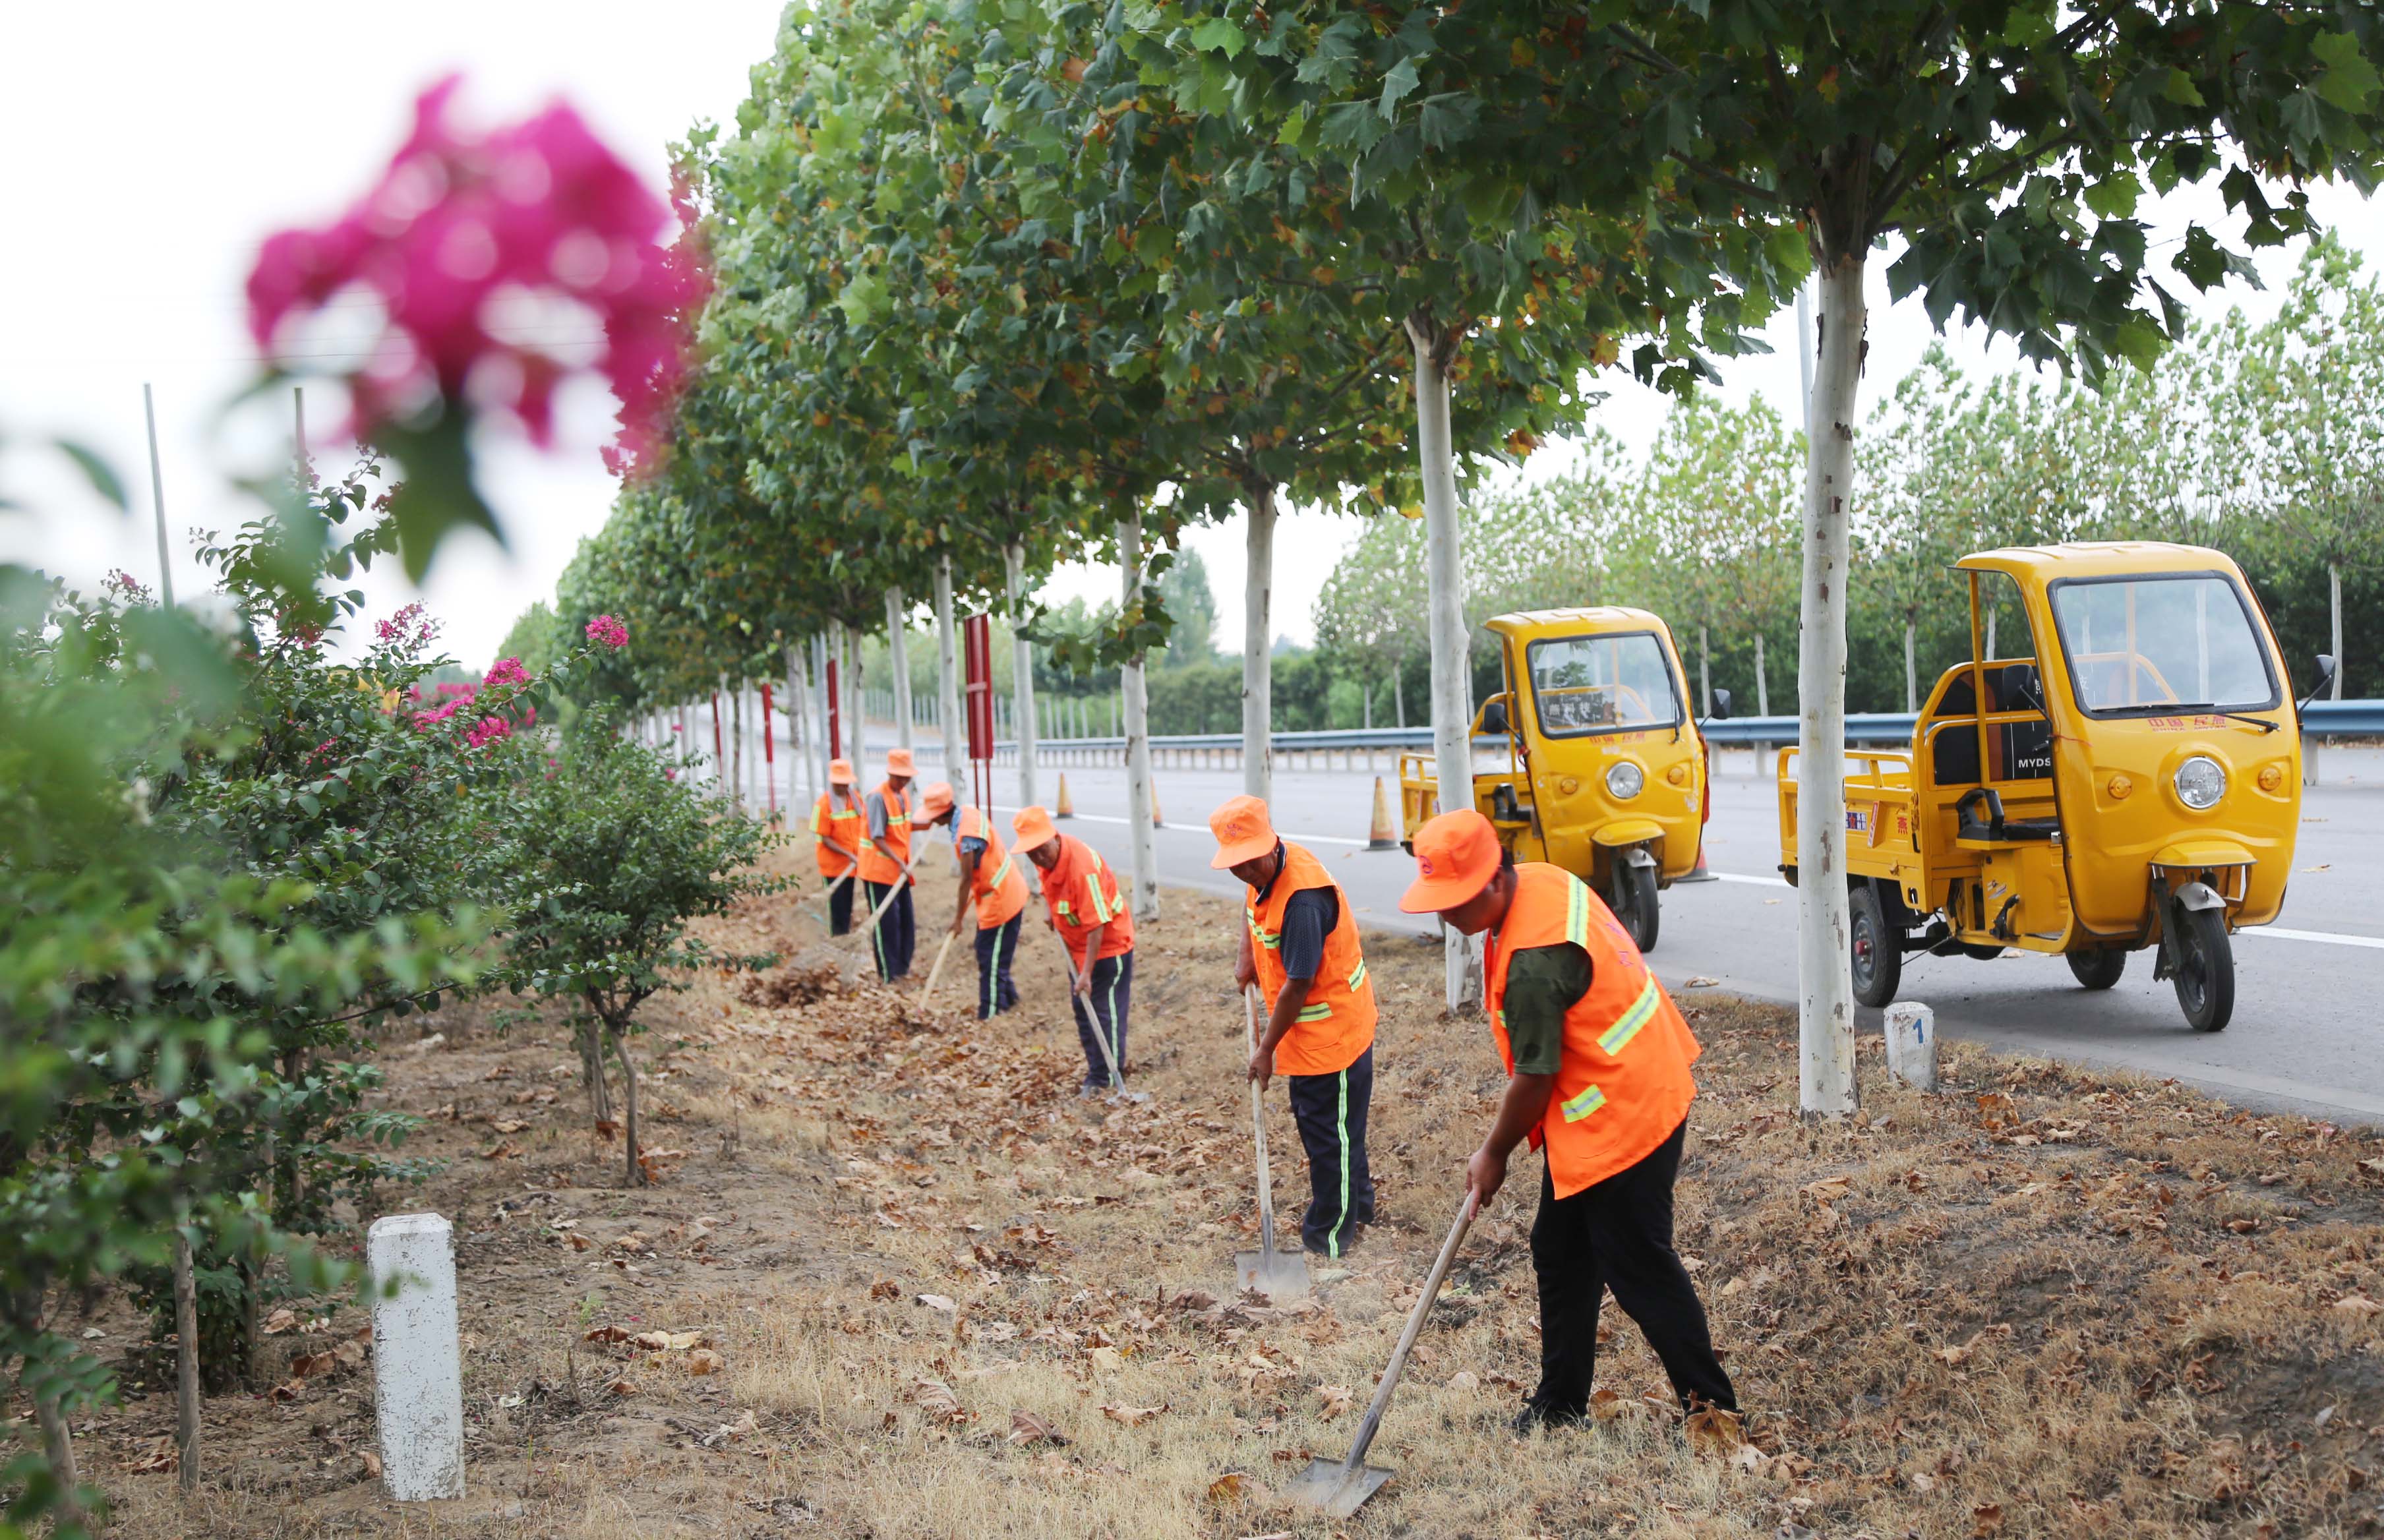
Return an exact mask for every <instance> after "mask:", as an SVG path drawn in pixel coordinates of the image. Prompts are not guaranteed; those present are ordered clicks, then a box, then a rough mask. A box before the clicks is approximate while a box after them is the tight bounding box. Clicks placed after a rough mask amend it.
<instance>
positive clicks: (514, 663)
mask: <svg viewBox="0 0 2384 1540" xmlns="http://www.w3.org/2000/svg"><path fill="white" fill-rule="evenodd" d="M480 683H481V685H482V686H483V687H484V688H486V689H501V688H502V687H503V686H505V685H526V684H528V683H529V670H528V669H527V668H524V667H523V666H522V661H521V659H519V658H499V659H498V660H497V661H496V662H495V663H493V664H490V665H489V672H488V673H487V674H486V675H485V676H483V677H482V678H481V680H480Z"/></svg>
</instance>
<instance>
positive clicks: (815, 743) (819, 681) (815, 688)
mask: <svg viewBox="0 0 2384 1540" xmlns="http://www.w3.org/2000/svg"><path fill="white" fill-rule="evenodd" d="M811 685H812V688H811V708H812V710H813V711H815V712H817V713H819V731H818V732H817V733H816V734H815V735H813V739H812V757H813V758H814V759H816V760H817V761H818V762H819V789H820V790H821V791H826V789H828V774H829V769H828V767H829V764H831V762H833V761H834V760H835V758H836V751H835V749H834V748H833V747H832V746H831V745H830V744H829V743H828V740H827V702H828V695H827V633H826V631H822V632H821V633H819V635H817V636H815V637H813V638H812V679H811ZM813 795H814V796H817V795H818V793H817V792H814V793H813Z"/></svg>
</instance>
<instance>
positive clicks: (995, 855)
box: [954, 807, 1026, 930]
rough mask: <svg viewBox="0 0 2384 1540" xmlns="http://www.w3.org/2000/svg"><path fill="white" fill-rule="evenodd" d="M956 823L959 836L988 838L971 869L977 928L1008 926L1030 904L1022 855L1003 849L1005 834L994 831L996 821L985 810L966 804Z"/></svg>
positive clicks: (963, 837) (964, 837)
mask: <svg viewBox="0 0 2384 1540" xmlns="http://www.w3.org/2000/svg"><path fill="white" fill-rule="evenodd" d="M956 825H957V833H956V834H955V835H954V838H956V839H982V840H984V841H985V851H984V852H983V853H982V854H980V855H979V856H978V857H977V858H976V865H975V866H974V867H972V868H971V869H970V871H969V896H970V897H971V898H974V899H975V900H976V928H977V929H979V930H991V929H993V928H994V926H996V925H1008V924H1009V923H1010V917H1011V916H1012V915H1013V914H1015V913H1018V912H1019V911H1020V910H1022V909H1024V908H1025V907H1026V874H1025V873H1024V872H1022V871H1020V870H1019V869H1018V858H1017V857H1016V856H1015V855H1012V854H1011V853H1010V852H1009V851H1004V850H1003V849H1002V848H1001V837H1000V835H998V834H996V833H994V832H993V821H992V820H991V819H989V818H987V816H986V815H985V814H984V813H980V812H978V811H977V810H976V809H975V808H973V807H964V808H962V809H961V815H960V817H959V819H958V820H956Z"/></svg>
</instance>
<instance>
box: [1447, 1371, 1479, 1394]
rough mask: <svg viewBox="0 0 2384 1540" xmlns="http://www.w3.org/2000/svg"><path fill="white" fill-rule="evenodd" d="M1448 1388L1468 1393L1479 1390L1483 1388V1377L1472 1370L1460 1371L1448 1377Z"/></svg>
mask: <svg viewBox="0 0 2384 1540" xmlns="http://www.w3.org/2000/svg"><path fill="white" fill-rule="evenodd" d="M1448 1388H1449V1389H1451V1390H1466V1391H1472V1390H1479V1389H1481V1388H1482V1376H1481V1375H1479V1374H1476V1373H1475V1372H1473V1371H1472V1370H1471V1369H1460V1370H1459V1371H1458V1372H1456V1373H1454V1374H1451V1375H1450V1376H1449V1377H1448Z"/></svg>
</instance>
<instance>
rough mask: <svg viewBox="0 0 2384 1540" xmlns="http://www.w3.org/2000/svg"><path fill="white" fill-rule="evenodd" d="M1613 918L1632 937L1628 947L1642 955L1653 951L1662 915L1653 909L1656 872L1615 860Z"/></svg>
mask: <svg viewBox="0 0 2384 1540" xmlns="http://www.w3.org/2000/svg"><path fill="white" fill-rule="evenodd" d="M1614 917H1615V918H1616V919H1618V920H1620V921H1621V922H1622V928H1623V929H1624V930H1627V931H1629V932H1630V933H1631V944H1632V945H1633V946H1634V947H1637V948H1638V949H1639V950H1641V951H1643V952H1650V951H1654V950H1656V936H1657V933H1658V930H1660V929H1661V928H1662V921H1663V915H1662V914H1661V913H1659V912H1658V909H1657V907H1656V868H1654V867H1653V866H1637V865H1633V864H1632V863H1630V862H1628V861H1625V860H1623V859H1622V856H1621V852H1620V851H1617V852H1616V853H1615V858H1614Z"/></svg>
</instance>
